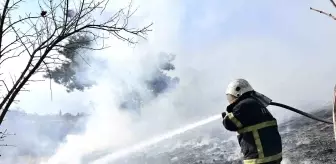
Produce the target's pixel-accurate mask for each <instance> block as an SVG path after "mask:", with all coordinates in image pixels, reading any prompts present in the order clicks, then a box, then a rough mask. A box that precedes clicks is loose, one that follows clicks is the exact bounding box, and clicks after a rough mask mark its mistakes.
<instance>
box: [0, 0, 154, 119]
mask: <svg viewBox="0 0 336 164" xmlns="http://www.w3.org/2000/svg"><path fill="white" fill-rule="evenodd" d="M35 2H36V1H35ZM23 3H24V2H23V0H4V3H3V6H2V9H1V10H0V14H1V15H0V35H1V38H0V68H2V65H3V64H4V63H5V62H8V61H10V60H12V59H14V58H18V57H20V58H22V59H25V64H24V68H23V70H22V71H21V72H20V74H19V76H18V77H13V76H10V77H11V79H10V80H11V83H10V84H9V83H8V82H7V83H6V81H5V80H1V81H0V82H1V83H2V86H3V87H4V88H5V91H1V94H2V95H3V97H2V98H1V101H0V111H1V115H0V125H1V123H2V121H3V119H4V117H5V115H6V113H7V111H8V109H9V107H10V106H11V104H12V103H13V102H14V101H16V97H17V95H18V94H19V92H20V91H24V90H25V89H24V86H26V85H28V83H29V82H33V81H34V80H33V79H32V76H33V75H35V74H38V73H41V72H42V73H48V72H49V71H50V70H51V69H52V68H53V67H55V65H58V64H62V63H63V62H65V61H64V59H62V57H61V56H60V55H59V53H56V52H57V51H59V50H61V49H64V48H66V47H64V44H63V43H64V41H66V40H67V39H68V38H69V37H71V36H73V35H77V34H78V35H90V36H91V38H92V40H97V39H101V40H104V39H106V36H104V35H103V34H104V33H107V34H109V36H112V37H117V38H118V39H120V40H123V41H126V42H128V43H130V44H135V43H136V41H134V40H133V39H132V38H131V37H141V38H145V36H146V34H147V32H148V31H150V30H149V27H150V26H151V24H150V25H148V26H145V27H142V28H139V29H137V28H131V27H129V26H130V25H129V19H130V17H131V16H132V15H133V13H134V12H133V11H131V4H132V3H130V5H129V6H127V7H125V8H123V9H120V10H119V11H117V12H116V13H115V14H112V15H111V16H110V17H109V18H108V19H105V20H104V21H98V20H97V17H96V16H100V15H102V14H104V13H106V11H105V9H106V5H107V4H108V3H109V1H108V0H41V1H38V4H39V8H40V9H39V11H38V13H36V14H32V13H27V14H25V16H17V18H16V19H15V18H14V17H15V15H18V13H19V11H20V10H19V9H20V8H22V7H24V6H21V5H22V4H23ZM30 3H32V2H30ZM11 36H13V37H12V39H11ZM5 38H6V39H5ZM82 48H85V47H82ZM101 48H104V45H103V46H102V47H101ZM101 48H98V49H95V50H99V49H101Z"/></svg>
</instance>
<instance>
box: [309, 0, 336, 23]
mask: <svg viewBox="0 0 336 164" xmlns="http://www.w3.org/2000/svg"><path fill="white" fill-rule="evenodd" d="M330 2H331V4H332V5H333V6H334V7H335V9H336V2H335V1H334V0H330ZM310 10H313V11H316V12H318V13H321V14H323V15H326V16H328V17H330V18H332V19H334V20H336V16H334V15H332V14H331V13H327V12H325V11H323V10H319V9H315V8H312V7H310Z"/></svg>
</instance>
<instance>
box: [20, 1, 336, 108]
mask: <svg viewBox="0 0 336 164" xmlns="http://www.w3.org/2000/svg"><path fill="white" fill-rule="evenodd" d="M115 3H118V4H119V2H115ZM120 4H123V3H120ZM135 4H136V5H135V6H139V7H140V8H139V12H138V13H139V14H138V15H141V17H143V18H146V19H147V20H151V21H153V22H154V26H153V30H154V31H153V32H151V33H150V35H149V40H148V42H149V43H148V45H139V46H138V47H143V48H142V49H150V50H146V51H153V52H157V51H166V52H174V53H176V54H177V55H178V56H177V59H176V67H177V70H176V74H179V75H180V77H181V80H182V83H190V82H191V81H188V80H191V79H197V81H199V82H200V83H199V85H202V86H201V88H203V89H204V90H217V91H214V92H213V93H209V94H211V95H206V94H205V95H204V96H205V97H209V96H215V94H217V96H219V95H218V94H219V93H222V92H224V90H223V89H225V87H226V85H227V83H228V82H229V80H231V79H233V78H237V77H243V78H247V79H248V80H251V83H252V85H254V86H255V88H256V89H258V90H260V91H261V92H266V93H267V94H269V95H271V96H273V97H274V98H276V99H278V100H279V101H280V100H284V101H286V102H289V103H292V104H300V103H301V102H302V101H305V102H304V103H309V102H310V101H314V100H324V101H329V100H328V98H329V97H330V95H331V93H330V92H331V89H332V88H333V84H334V83H335V81H336V78H335V77H333V76H332V74H333V73H334V70H335V65H334V64H333V63H334V60H335V57H334V51H333V47H332V45H333V43H335V39H334V38H336V32H335V30H332V29H334V28H335V26H336V22H335V21H333V20H332V19H329V18H328V17H326V16H324V15H321V14H319V13H315V12H313V11H310V10H309V7H310V6H313V7H317V8H320V9H325V10H326V11H333V8H332V6H331V5H330V4H329V2H328V1H317V0H309V1H295V2H293V1H289V0H287V1H267V2H265V1H254V2H253V3H251V2H249V1H243V0H237V1H234V2H232V1H220V0H209V1H201V0H196V1H194V0H187V1H175V0H170V1H168V0H160V1H151V0H147V1H135ZM137 21H139V20H137ZM144 47H145V48H144ZM112 49H113V50H112ZM112 49H111V50H109V52H115V53H111V54H108V56H109V57H110V56H112V55H115V54H116V53H118V54H121V53H125V52H126V53H129V52H130V51H129V50H126V49H127V48H120V47H112ZM139 49H141V48H139ZM131 51H132V50H131ZM140 51H141V50H138V51H137V50H136V51H135V52H132V53H135V54H136V53H139V52H140ZM105 52H106V51H105ZM194 82H195V81H194ZM188 85H189V84H188ZM195 85H198V84H195ZM189 86H191V85H189ZM31 88H32V87H31ZM47 88H49V87H48V84H47V83H45V84H44V86H43V85H42V84H41V83H39V84H38V87H37V88H34V89H31V90H32V91H31V92H30V93H28V94H26V93H23V94H22V95H23V96H24V97H25V98H22V100H21V101H22V103H21V105H20V106H21V108H24V110H26V111H27V112H42V113H49V112H53V113H54V112H58V110H59V109H62V110H64V111H74V112H76V111H81V110H86V109H82V108H78V109H75V108H74V107H73V106H72V104H78V102H79V101H81V100H77V101H76V100H74V99H73V97H74V96H73V95H83V94H80V93H72V94H67V95H66V94H65V92H63V91H62V90H64V89H62V87H58V86H56V85H54V89H53V90H54V100H53V102H51V101H50V96H49V95H50V93H48V92H49V91H48V89H47ZM218 90H221V91H218ZM193 92H196V93H197V94H201V93H200V92H201V91H193ZM209 92H212V91H209ZM33 94H34V95H37V96H34V99H31V98H30V97H31V95H33ZM183 94H185V96H188V94H190V93H183ZM27 96H28V98H27ZM37 97H38V98H37ZM75 97H76V96H75ZM204 101H206V100H204ZM61 102H62V103H61ZM60 104H62V105H60ZM23 106H25V107H23ZM46 107H48V108H49V109H48V110H47V109H45V108H46Z"/></svg>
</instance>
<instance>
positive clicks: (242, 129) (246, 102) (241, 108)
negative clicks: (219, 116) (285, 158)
mask: <svg viewBox="0 0 336 164" xmlns="http://www.w3.org/2000/svg"><path fill="white" fill-rule="evenodd" d="M223 125H224V127H225V128H226V129H228V130H230V131H236V132H237V133H238V142H239V145H240V147H241V151H242V153H243V154H244V164H258V163H269V162H273V161H281V160H282V141H281V137H280V134H279V132H278V126H277V121H276V119H275V118H274V117H273V116H272V114H271V113H270V112H269V111H268V110H267V109H266V108H265V107H263V106H262V105H261V104H260V103H259V102H258V101H257V100H255V99H254V98H252V97H250V96H249V94H248V93H246V94H244V95H242V96H241V97H239V98H238V100H237V101H236V102H234V103H233V104H230V105H229V106H228V107H227V115H226V117H225V118H224V120H223Z"/></svg>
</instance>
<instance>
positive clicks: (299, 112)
mask: <svg viewBox="0 0 336 164" xmlns="http://www.w3.org/2000/svg"><path fill="white" fill-rule="evenodd" d="M269 105H273V106H278V107H281V108H285V109H288V110H290V111H293V112H295V113H298V114H301V115H303V116H306V117H308V118H311V119H314V120H316V121H320V122H324V123H327V124H333V122H332V121H329V120H325V119H322V118H318V117H316V116H314V115H312V114H309V113H306V112H303V111H301V110H298V109H296V108H293V107H291V106H288V105H285V104H281V103H277V102H271V103H270V104H269Z"/></svg>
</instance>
